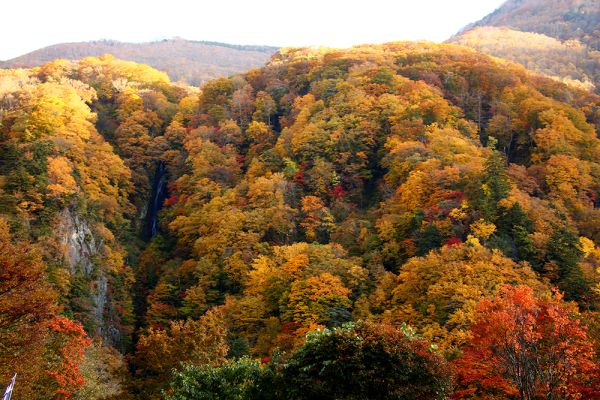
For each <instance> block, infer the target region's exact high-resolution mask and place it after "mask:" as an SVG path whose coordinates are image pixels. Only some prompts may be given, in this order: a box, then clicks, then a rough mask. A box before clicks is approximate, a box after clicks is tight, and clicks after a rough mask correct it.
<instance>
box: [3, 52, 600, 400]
mask: <svg viewBox="0 0 600 400" xmlns="http://www.w3.org/2000/svg"><path fill="white" fill-rule="evenodd" d="M0 76H1V78H0V121H1V125H0V127H1V130H0V135H1V136H0V140H1V145H2V151H1V152H0V158H1V159H0V174H1V179H0V206H1V210H0V212H1V214H2V218H1V220H0V221H1V222H0V246H2V248H3V249H7V250H5V251H2V253H1V255H0V257H1V258H0V265H1V266H2V274H0V307H2V308H3V309H2V312H1V314H0V315H2V317H0V335H2V336H1V337H2V343H3V344H4V343H6V345H4V346H3V347H2V348H0V375H1V376H3V377H4V376H9V374H11V373H12V372H13V370H14V369H15V368H18V372H19V373H20V375H19V376H22V378H21V381H20V385H21V386H20V387H19V390H20V392H15V396H16V395H17V393H21V394H20V396H23V398H32V399H36V398H40V399H41V398H43V399H47V398H56V399H66V398H82V399H106V398H119V399H122V398H139V399H158V398H164V397H166V398H169V399H204V398H219V399H356V398H361V399H362V398H382V399H387V398H389V399H410V398H423V399H437V398H439V399H443V398H448V397H449V396H452V398H457V399H482V398H490V399H491V398H498V399H512V398H528V399H534V398H587V399H595V398H599V396H600V368H599V364H598V360H599V359H598V354H599V353H598V352H597V351H596V350H597V349H600V314H599V311H598V306H599V305H600V304H599V300H600V299H599V298H598V296H599V295H600V273H599V270H598V269H599V268H600V247H598V246H599V245H600V200H599V197H598V196H599V195H600V140H599V139H598V129H599V127H600V97H598V96H596V95H594V94H592V93H590V92H588V91H586V90H581V89H578V88H574V87H572V86H568V85H565V84H563V83H560V82H557V81H555V80H552V79H548V78H544V77H541V76H539V75H532V74H530V73H529V72H527V71H526V70H525V69H524V68H523V67H521V66H519V65H517V64H512V63H510V62H506V61H502V60H499V59H494V58H491V57H488V56H485V55H482V54H479V53H477V52H475V51H473V50H470V49H467V48H465V47H461V46H456V45H448V44H446V45H434V44H427V43H408V42H406V43H404V42H399V43H389V44H384V45H372V46H358V47H354V48H351V49H345V50H339V49H326V48H321V49H285V50H282V51H280V52H279V53H278V54H277V55H275V56H274V58H273V59H272V61H271V62H270V63H269V64H268V65H267V66H265V67H263V68H261V69H255V70H250V71H248V72H247V73H245V74H241V75H236V76H233V77H230V78H221V79H217V80H213V81H210V82H208V83H206V84H204V85H203V86H202V87H201V88H200V90H199V91H197V90H195V89H194V88H190V87H182V86H180V85H174V84H172V83H170V82H169V79H168V78H167V76H166V75H165V74H164V73H161V72H158V71H156V70H153V69H151V68H149V67H146V66H142V65H138V64H134V63H131V62H125V61H120V60H117V59H114V58H111V57H101V58H87V59H83V60H81V61H79V62H66V61H57V62H53V63H49V64H46V65H44V66H41V67H39V68H34V69H30V70H4V71H2V73H1V75H0ZM30 288H35V290H33V291H32V290H30ZM33 305H35V306H33ZM34 328H35V329H34ZM515 354H518V357H515ZM17 360H18V361H19V362H17ZM22 360H25V362H23V361H22ZM390 366H393V368H391V367H390ZM524 371H525V372H524ZM49 393H51V394H49ZM523 396H528V397H523Z"/></svg>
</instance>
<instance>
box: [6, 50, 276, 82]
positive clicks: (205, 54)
mask: <svg viewBox="0 0 600 400" xmlns="http://www.w3.org/2000/svg"><path fill="white" fill-rule="evenodd" d="M276 50H277V48H275V47H269V46H236V45H229V44H223V43H214V42H197V41H191V40H184V39H172V40H162V41H157V42H149V43H121V42H116V41H107V40H102V41H94V42H78V43H62V44H56V45H53V46H48V47H44V48H42V49H39V50H36V51H33V52H31V53H28V54H25V55H22V56H20V57H16V58H13V59H11V60H8V61H4V62H0V67H1V68H31V67H36V66H40V65H42V64H45V63H47V62H50V61H53V60H56V59H62V58H64V59H69V60H78V59H81V58H84V57H96V56H100V55H103V54H112V55H114V56H115V57H117V58H120V59H123V60H131V61H135V62H138V63H143V64H148V65H150V66H152V67H153V68H157V69H159V70H161V71H164V72H166V73H167V74H168V75H169V77H170V78H171V80H173V81H179V80H183V81H186V82H188V83H190V84H193V85H198V84H200V83H202V82H205V81H207V80H210V79H214V78H218V77H221V76H229V75H233V74H236V73H240V72H244V71H247V70H248V69H252V68H257V67H260V66H262V65H263V64H264V63H265V62H267V61H268V60H269V58H270V57H271V55H272V54H273V53H274V52H275V51H276Z"/></svg>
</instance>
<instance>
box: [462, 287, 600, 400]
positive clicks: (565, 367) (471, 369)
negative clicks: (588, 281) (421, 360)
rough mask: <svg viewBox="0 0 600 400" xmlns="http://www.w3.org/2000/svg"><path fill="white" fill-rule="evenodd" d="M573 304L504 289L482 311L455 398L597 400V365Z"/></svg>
mask: <svg viewBox="0 0 600 400" xmlns="http://www.w3.org/2000/svg"><path fill="white" fill-rule="evenodd" d="M577 316H578V313H577V308H576V306H575V305H574V304H569V303H565V302H564V301H563V299H562V295H561V294H560V293H558V292H555V293H554V294H553V296H551V297H549V298H537V297H535V296H534V294H533V290H532V289H531V288H529V287H526V286H516V287H513V286H508V285H507V286H505V287H504V288H503V289H502V290H501V291H500V293H499V294H498V295H497V297H496V298H495V299H493V300H484V301H482V302H481V303H480V304H479V306H478V311H477V316H476V322H475V323H474V325H473V326H472V328H471V333H472V339H471V341H470V343H469V345H468V346H467V347H466V349H465V353H464V355H463V357H462V358H460V359H458V360H457V362H456V367H457V374H458V378H459V384H460V389H459V390H458V391H457V392H456V393H455V396H454V397H455V398H458V399H466V398H477V399H495V398H507V397H508V398H520V399H522V400H532V399H538V398H543V399H580V398H585V399H597V398H600V392H598V391H597V382H598V365H596V364H595V363H594V361H593V356H594V354H593V353H594V352H593V348H592V343H591V341H590V340H589V339H588V337H587V335H586V329H585V327H584V326H583V325H582V324H581V322H580V321H579V320H578V319H577Z"/></svg>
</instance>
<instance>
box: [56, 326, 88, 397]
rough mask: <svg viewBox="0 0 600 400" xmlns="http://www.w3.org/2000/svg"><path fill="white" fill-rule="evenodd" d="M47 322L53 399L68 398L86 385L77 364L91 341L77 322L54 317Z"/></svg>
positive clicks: (79, 363)
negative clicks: (49, 334)
mask: <svg viewBox="0 0 600 400" xmlns="http://www.w3.org/2000/svg"><path fill="white" fill-rule="evenodd" d="M49 325H50V332H51V336H52V339H51V343H50V346H49V347H50V349H51V350H52V351H51V354H52V355H53V357H52V358H53V359H52V360H51V362H50V370H49V371H48V374H49V375H50V377H51V381H52V386H53V387H54V393H53V395H54V396H53V397H52V398H53V399H60V400H64V399H69V398H71V397H72V396H73V395H75V394H76V393H77V392H78V391H79V389H81V388H82V387H83V386H84V385H85V379H84V378H83V374H82V372H81V370H80V368H79V366H80V365H81V363H82V362H83V357H84V355H85V349H86V348H87V347H89V346H90V345H91V341H90V339H89V338H88V336H87V335H86V333H85V331H84V330H83V327H82V326H81V324H80V323H78V322H75V321H72V320H70V319H68V318H66V317H62V316H59V317H56V318H55V319H54V320H52V321H50V323H49Z"/></svg>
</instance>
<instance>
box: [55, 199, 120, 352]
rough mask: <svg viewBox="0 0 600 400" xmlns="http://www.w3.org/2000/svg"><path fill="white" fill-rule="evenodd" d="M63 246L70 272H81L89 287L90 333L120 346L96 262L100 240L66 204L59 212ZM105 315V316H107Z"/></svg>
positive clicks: (105, 282)
mask: <svg viewBox="0 0 600 400" xmlns="http://www.w3.org/2000/svg"><path fill="white" fill-rule="evenodd" d="M57 234H58V235H59V238H60V241H61V243H62V244H63V247H64V259H65V263H66V265H67V266H68V267H69V271H70V272H71V274H72V275H75V274H78V273H81V274H83V276H84V277H85V279H86V280H87V281H88V282H89V286H90V288H91V293H90V297H91V299H90V300H91V304H92V306H91V309H90V310H89V318H90V319H91V322H92V325H93V326H94V332H93V334H95V335H99V336H101V337H102V338H103V340H104V341H105V343H108V344H111V345H113V346H115V347H118V346H119V341H120V338H121V335H120V332H119V330H118V329H117V328H116V327H115V324H114V323H113V318H111V316H113V314H114V313H113V312H111V311H112V310H111V308H112V307H111V301H110V296H109V283H108V279H107V277H106V273H105V271H104V270H103V269H102V268H101V267H100V265H99V263H98V259H99V257H101V250H102V241H101V240H97V239H96V237H95V236H94V233H93V232H92V229H91V228H90V225H89V223H88V222H87V221H86V220H84V219H83V218H81V216H79V215H78V214H77V213H76V212H74V211H73V210H71V209H69V208H65V209H64V210H62V211H61V213H60V222H59V227H58V232H57ZM107 316H108V318H107Z"/></svg>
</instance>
